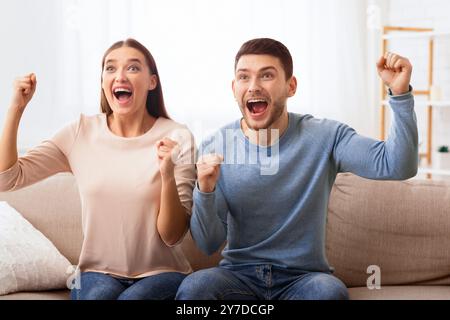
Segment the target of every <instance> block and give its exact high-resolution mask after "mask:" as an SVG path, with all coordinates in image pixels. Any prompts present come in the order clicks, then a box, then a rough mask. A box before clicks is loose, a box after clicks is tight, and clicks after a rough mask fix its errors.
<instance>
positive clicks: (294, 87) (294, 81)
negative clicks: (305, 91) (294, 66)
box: [288, 76, 297, 98]
mask: <svg viewBox="0 0 450 320" xmlns="http://www.w3.org/2000/svg"><path fill="white" fill-rule="evenodd" d="M296 92H297V78H296V77H294V76H292V77H291V79H289V91H288V97H289V98H290V97H293V96H294V95H295V93H296Z"/></svg>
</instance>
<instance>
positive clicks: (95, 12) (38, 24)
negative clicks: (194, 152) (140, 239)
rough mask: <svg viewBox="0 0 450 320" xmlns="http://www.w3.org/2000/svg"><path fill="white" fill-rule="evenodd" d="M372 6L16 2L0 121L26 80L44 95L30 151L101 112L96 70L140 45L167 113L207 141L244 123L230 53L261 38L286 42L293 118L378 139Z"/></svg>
mask: <svg viewBox="0 0 450 320" xmlns="http://www.w3.org/2000/svg"><path fill="white" fill-rule="evenodd" d="M366 7H367V4H366V0H364V1H362V0H320V1H317V0H279V1H272V0H227V1H219V0H217V1H210V0H95V1H92V0H63V1H62V0H39V1H37V0H9V1H3V2H2V10H1V11H0V17H1V19H0V37H1V39H2V53H1V55H0V68H1V70H2V72H1V73H0V88H2V93H3V94H2V95H0V106H1V107H0V122H1V123H3V119H4V117H3V116H4V114H5V110H6V108H7V106H8V102H9V99H10V96H11V83H12V81H13V79H14V78H15V77H17V76H19V75H22V74H25V73H28V72H35V73H36V74H37V76H38V89H37V91H36V94H35V97H34V98H33V100H32V102H31V103H30V105H29V106H28V108H27V110H26V112H25V114H24V117H23V120H22V123H21V127H20V132H19V145H20V146H21V147H22V148H24V149H26V148H29V147H32V146H34V145H36V144H38V143H39V142H40V141H42V140H43V139H46V138H48V137H51V136H52V135H53V134H54V133H55V132H56V131H57V130H58V129H59V128H61V127H62V126H64V125H65V124H66V123H67V122H69V121H73V120H75V119H76V118H77V117H78V115H79V113H81V112H82V113H86V114H93V113H97V112H99V92H100V73H101V70H100V69H101V68H100V62H101V57H102V54H103V52H104V51H105V50H106V48H108V47H109V46H110V45H111V44H112V43H113V42H115V41H117V40H122V39H124V38H126V37H135V38H136V39H138V40H139V41H141V42H143V43H144V44H145V45H146V46H147V47H148V48H149V49H150V51H151V52H152V53H153V55H154V57H155V60H156V62H157V65H158V68H159V71H160V76H161V81H162V85H163V91H164V95H165V99H166V104H167V108H168V110H169V114H170V115H171V116H172V117H173V118H174V119H175V120H176V121H179V122H182V123H186V124H188V126H189V127H190V128H191V130H193V131H194V135H196V137H197V140H200V139H199V138H201V137H202V136H204V135H205V133H207V132H208V131H209V130H215V129H217V128H219V127H220V126H222V125H224V124H226V123H228V122H230V121H232V120H235V119H237V118H238V117H239V116H240V112H239V109H238V107H237V105H236V102H235V101H234V99H233V96H232V92H231V80H232V78H233V63H234V61H233V60H234V56H235V54H236V52H237V50H238V49H239V47H240V45H241V44H242V43H243V42H244V41H246V40H248V39H251V38H255V37H272V38H276V39H278V40H280V41H282V42H283V43H284V44H286V45H287V47H288V48H289V49H290V51H291V53H292V55H293V58H294V72H295V74H296V75H297V77H298V80H299V89H298V92H297V95H296V96H295V97H294V98H292V99H290V100H289V103H288V109H289V110H290V111H293V112H297V113H303V114H304V113H311V114H313V115H315V116H317V117H326V118H332V119H336V120H339V121H341V122H345V123H347V124H349V125H350V126H352V127H354V128H355V129H357V130H358V132H360V133H362V134H365V135H370V136H375V134H374V132H373V131H374V130H373V129H374V127H375V125H374V124H375V123H376V120H375V118H374V116H376V112H375V111H376V110H377V108H378V107H377V106H376V105H375V106H373V105H370V104H369V103H368V94H367V92H368V83H367V75H366V70H367V65H369V64H370V66H371V69H372V70H374V69H375V59H371V60H373V61H368V58H367V50H366V46H367V36H366V28H365V26H366V23H365V22H366V21H365V19H366Z"/></svg>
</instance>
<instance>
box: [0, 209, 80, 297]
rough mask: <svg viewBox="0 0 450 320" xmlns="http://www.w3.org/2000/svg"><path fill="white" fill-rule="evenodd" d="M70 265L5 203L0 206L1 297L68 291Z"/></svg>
mask: <svg viewBox="0 0 450 320" xmlns="http://www.w3.org/2000/svg"><path fill="white" fill-rule="evenodd" d="M70 265H71V264H70V262H69V261H68V260H67V259H66V258H65V257H64V256H62V255H61V254H60V253H59V252H58V250H57V249H56V248H55V246H54V245H53V244H52V243H51V242H50V241H49V240H48V239H47V238H46V237H45V236H44V235H43V234H42V233H41V232H39V231H38V230H36V229H35V228H34V227H33V226H32V225H31V224H30V223H29V222H28V221H27V220H26V219H24V218H23V217H22V216H21V215H20V213H18V212H17V211H16V210H14V209H13V208H12V207H10V206H9V205H8V204H7V203H6V202H3V201H2V202H0V295H4V294H8V293H11V292H17V291H23V290H49V289H60V288H64V287H66V281H67V278H68V275H67V274H66V271H67V270H68V268H69V267H70Z"/></svg>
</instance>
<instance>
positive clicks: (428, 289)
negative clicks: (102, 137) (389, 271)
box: [348, 286, 450, 300]
mask: <svg viewBox="0 0 450 320" xmlns="http://www.w3.org/2000/svg"><path fill="white" fill-rule="evenodd" d="M348 292H349V296H350V299H351V300H450V287H448V286H383V287H381V289H379V290H375V289H374V290H369V289H367V287H356V288H350V289H348Z"/></svg>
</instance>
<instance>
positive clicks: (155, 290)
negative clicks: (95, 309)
mask: <svg viewBox="0 0 450 320" xmlns="http://www.w3.org/2000/svg"><path fill="white" fill-rule="evenodd" d="M185 277H186V275H185V274H182V273H178V272H165V273H160V274H157V275H154V276H149V277H145V278H140V279H124V278H115V277H112V276H110V275H107V274H103V273H98V272H82V273H81V276H80V288H79V289H76V288H74V289H72V291H71V294H70V298H71V299H72V300H116V299H117V300H173V299H174V298H175V294H176V292H177V289H178V286H179V285H180V283H181V282H182V281H183V279H184V278H185Z"/></svg>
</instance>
